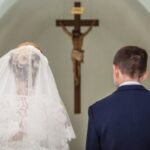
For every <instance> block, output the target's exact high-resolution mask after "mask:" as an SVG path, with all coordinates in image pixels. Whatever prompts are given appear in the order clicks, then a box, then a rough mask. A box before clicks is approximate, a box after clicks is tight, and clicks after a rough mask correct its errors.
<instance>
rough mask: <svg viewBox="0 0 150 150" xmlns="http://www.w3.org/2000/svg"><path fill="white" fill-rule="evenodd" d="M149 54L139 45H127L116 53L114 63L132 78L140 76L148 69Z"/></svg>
mask: <svg viewBox="0 0 150 150" xmlns="http://www.w3.org/2000/svg"><path fill="white" fill-rule="evenodd" d="M147 60H148V54H147V52H146V50H144V49H142V48H140V47H137V46H125V47H123V48H121V49H120V50H119V51H118V52H117V53H116V55H115V57H114V60H113V64H114V65H116V66H118V67H119V69H120V71H121V73H123V74H126V75H128V76H129V77H131V78H140V77H142V76H143V74H144V73H145V72H146V70H147Z"/></svg>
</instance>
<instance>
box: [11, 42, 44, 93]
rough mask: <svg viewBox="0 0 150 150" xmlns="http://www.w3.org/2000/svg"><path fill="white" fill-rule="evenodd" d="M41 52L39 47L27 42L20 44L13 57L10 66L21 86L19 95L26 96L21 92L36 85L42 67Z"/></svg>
mask: <svg viewBox="0 0 150 150" xmlns="http://www.w3.org/2000/svg"><path fill="white" fill-rule="evenodd" d="M39 50H40V48H39V46H38V45H36V44H34V43H32V42H25V43H21V44H19V46H17V48H16V49H15V50H14V51H13V53H12V55H11V58H10V62H9V64H10V67H11V69H12V71H13V73H14V76H15V79H16V81H17V84H18V85H19V87H18V88H19V94H23V93H24V94H25V93H26V92H23V93H22V92H21V91H22V90H24V89H25V88H29V86H30V85H31V86H32V88H33V87H34V85H35V82H36V77H37V74H38V70H39V65H40V54H39ZM40 51H41V50H40ZM29 82H30V83H29Z"/></svg>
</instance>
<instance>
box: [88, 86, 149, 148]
mask: <svg viewBox="0 0 150 150" xmlns="http://www.w3.org/2000/svg"><path fill="white" fill-rule="evenodd" d="M86 150H150V92H149V91H148V90H146V89H145V88H144V87H143V86H142V85H124V86H121V87H119V88H118V89H117V90H116V91H115V92H114V93H113V94H112V95H110V96H108V97H106V98H104V99H103V100H101V101H98V102H96V103H95V104H94V105H92V106H91V107H90V108H89V123H88V134H87V143H86Z"/></svg>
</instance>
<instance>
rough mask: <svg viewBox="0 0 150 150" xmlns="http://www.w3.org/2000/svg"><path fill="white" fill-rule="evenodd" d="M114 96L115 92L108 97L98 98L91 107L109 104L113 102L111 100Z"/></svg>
mask: <svg viewBox="0 0 150 150" xmlns="http://www.w3.org/2000/svg"><path fill="white" fill-rule="evenodd" d="M113 96H114V93H113V94H111V95H109V96H107V97H104V98H103V99H100V100H98V101H97V102H95V103H94V104H93V105H91V106H90V108H91V109H96V108H100V107H105V106H107V105H108V104H109V103H110V102H111V100H112V99H113Z"/></svg>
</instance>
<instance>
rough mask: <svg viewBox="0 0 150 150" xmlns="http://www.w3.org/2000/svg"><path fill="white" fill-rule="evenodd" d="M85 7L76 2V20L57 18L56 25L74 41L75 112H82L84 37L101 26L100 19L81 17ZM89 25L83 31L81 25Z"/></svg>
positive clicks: (74, 9) (74, 10)
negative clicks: (70, 28)
mask: <svg viewBox="0 0 150 150" xmlns="http://www.w3.org/2000/svg"><path fill="white" fill-rule="evenodd" d="M83 10H84V8H83V7H81V3H80V2H75V3H74V8H73V10H72V13H73V14H74V20H56V26H59V27H62V29H63V31H64V32H65V33H66V34H67V35H68V36H69V37H70V38H71V40H72V43H73V49H72V54H71V58H72V62H73V73H74V103H75V108H74V111H75V113H80V112H81V63H83V60H84V51H83V50H82V46H83V40H84V37H85V36H86V35H87V34H88V33H89V32H90V31H91V30H92V28H93V26H99V20H95V19H92V20H90V19H86V20H85V19H84V20H82V19H81V14H82V13H83ZM67 26H68V27H74V29H73V30H72V31H69V30H68V29H67ZM84 26H85V27H88V29H87V30H86V31H85V32H84V33H82V32H81V27H84Z"/></svg>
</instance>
